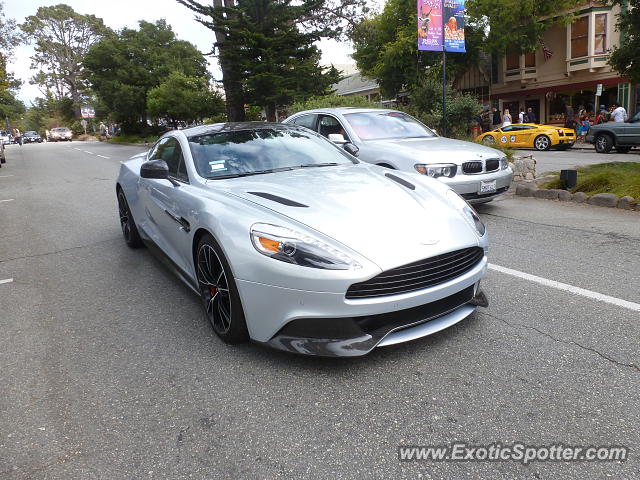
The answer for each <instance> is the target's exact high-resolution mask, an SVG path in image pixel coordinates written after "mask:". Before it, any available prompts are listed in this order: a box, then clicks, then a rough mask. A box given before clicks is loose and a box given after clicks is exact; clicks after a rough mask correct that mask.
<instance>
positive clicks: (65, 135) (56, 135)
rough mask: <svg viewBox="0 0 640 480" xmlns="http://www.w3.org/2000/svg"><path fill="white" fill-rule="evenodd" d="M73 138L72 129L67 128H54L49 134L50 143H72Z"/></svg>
mask: <svg viewBox="0 0 640 480" xmlns="http://www.w3.org/2000/svg"><path fill="white" fill-rule="evenodd" d="M72 137H73V133H72V132H71V129H70V128H67V127H56V128H52V129H51V130H50V132H49V141H50V142H60V141H64V140H66V141H68V142H70V141H71V138H72Z"/></svg>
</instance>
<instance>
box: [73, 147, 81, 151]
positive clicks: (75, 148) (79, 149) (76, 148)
mask: <svg viewBox="0 0 640 480" xmlns="http://www.w3.org/2000/svg"><path fill="white" fill-rule="evenodd" d="M73 149H74V150H78V151H79V152H81V151H82V149H81V148H78V147H73Z"/></svg>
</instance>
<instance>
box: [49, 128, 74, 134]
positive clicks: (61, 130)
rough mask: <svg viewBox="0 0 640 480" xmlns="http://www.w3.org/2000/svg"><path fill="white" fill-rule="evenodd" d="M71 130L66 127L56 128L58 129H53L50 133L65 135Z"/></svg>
mask: <svg viewBox="0 0 640 480" xmlns="http://www.w3.org/2000/svg"><path fill="white" fill-rule="evenodd" d="M70 131H71V130H69V129H68V128H66V127H58V128H54V129H53V130H52V132H60V133H65V132H70Z"/></svg>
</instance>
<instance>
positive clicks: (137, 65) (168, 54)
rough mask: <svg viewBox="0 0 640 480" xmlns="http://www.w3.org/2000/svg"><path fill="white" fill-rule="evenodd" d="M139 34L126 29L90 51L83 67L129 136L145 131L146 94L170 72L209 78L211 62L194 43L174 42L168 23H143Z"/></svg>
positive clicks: (96, 90)
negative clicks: (208, 69)
mask: <svg viewBox="0 0 640 480" xmlns="http://www.w3.org/2000/svg"><path fill="white" fill-rule="evenodd" d="M139 26H140V28H139V30H134V29H131V28H124V29H122V30H121V31H120V32H118V33H117V34H114V35H110V36H108V37H105V38H104V39H102V40H101V41H99V42H98V43H96V44H95V45H93V47H92V48H91V49H90V50H89V52H87V54H86V56H85V60H84V65H85V68H86V69H87V78H88V80H89V82H90V84H91V86H92V89H93V91H94V93H95V95H96V97H97V98H98V100H99V102H100V104H101V106H102V107H103V108H106V109H107V110H108V111H109V112H111V115H112V117H113V119H114V120H116V121H117V122H118V123H121V124H122V129H123V131H124V132H126V133H139V132H141V131H143V130H145V129H146V120H147V95H148V93H149V91H150V90H151V89H152V88H154V87H157V86H158V85H160V84H161V83H162V82H163V81H164V80H166V79H167V78H168V76H169V74H171V72H174V71H175V72H180V73H182V74H184V75H185V76H187V77H196V78H208V73H207V61H206V59H205V58H204V56H203V55H202V53H200V51H199V50H198V49H197V48H196V47H195V46H194V45H192V44H191V43H189V42H186V41H184V40H178V39H176V36H175V33H174V32H173V30H171V27H170V26H169V25H167V23H166V21H164V20H158V21H157V22H155V23H150V22H145V21H140V22H139Z"/></svg>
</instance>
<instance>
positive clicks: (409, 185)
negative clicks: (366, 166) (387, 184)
mask: <svg viewBox="0 0 640 480" xmlns="http://www.w3.org/2000/svg"><path fill="white" fill-rule="evenodd" d="M384 176H385V177H387V178H390V179H391V180H393V181H394V182H397V183H399V184H400V185H402V186H403V187H407V188H408V189H409V190H415V189H416V186H415V185H414V184H413V183H410V182H407V181H406V180H405V179H403V178H400V177H396V176H395V175H393V174H392V173H385V174H384Z"/></svg>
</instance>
